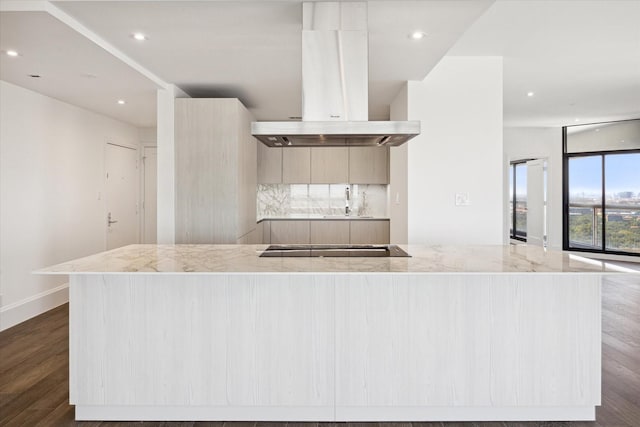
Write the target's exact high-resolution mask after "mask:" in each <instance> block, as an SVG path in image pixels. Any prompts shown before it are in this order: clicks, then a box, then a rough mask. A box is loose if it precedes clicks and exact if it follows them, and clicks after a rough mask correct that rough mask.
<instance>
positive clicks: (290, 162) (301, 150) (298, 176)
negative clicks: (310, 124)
mask: <svg viewBox="0 0 640 427" xmlns="http://www.w3.org/2000/svg"><path fill="white" fill-rule="evenodd" d="M282 182H283V183H284V184H306V183H309V182H311V149H310V148H309V147H291V148H290V147H288V148H283V149H282Z"/></svg>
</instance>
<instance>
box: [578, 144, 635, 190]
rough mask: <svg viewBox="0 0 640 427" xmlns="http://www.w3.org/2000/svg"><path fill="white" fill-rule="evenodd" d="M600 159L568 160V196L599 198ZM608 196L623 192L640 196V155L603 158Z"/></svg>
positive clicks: (614, 155) (595, 157)
mask: <svg viewBox="0 0 640 427" xmlns="http://www.w3.org/2000/svg"><path fill="white" fill-rule="evenodd" d="M601 163H602V158H601V157H600V156H588V157H574V158H572V159H570V160H569V186H570V193H571V194H580V195H581V193H585V196H590V195H594V196H596V197H600V193H601V188H602V176H601V169H602V167H601ZM605 170H606V176H605V185H606V192H607V196H609V195H613V194H615V193H619V192H622V191H632V192H633V193H636V194H637V193H640V153H632V154H612V155H607V156H605Z"/></svg>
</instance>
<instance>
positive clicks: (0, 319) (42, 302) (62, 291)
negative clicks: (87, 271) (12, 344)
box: [0, 283, 69, 331]
mask: <svg viewBox="0 0 640 427" xmlns="http://www.w3.org/2000/svg"><path fill="white" fill-rule="evenodd" d="M68 301H69V284H68V283H65V284H63V285H60V286H57V287H55V288H52V289H49V290H47V291H44V292H41V293H39V294H36V295H32V296H30V297H28V298H25V299H23V300H21V301H17V302H14V303H12V304H9V305H6V306H4V307H2V308H0V331H4V330H5V329H9V328H10V327H12V326H15V325H17V324H18V323H22V322H24V321H25V320H29V319H31V318H32V317H35V316H37V315H39V314H42V313H44V312H46V311H49V310H51V309H52V308H56V307H58V306H59V305H62V304H64V303H66V302H68Z"/></svg>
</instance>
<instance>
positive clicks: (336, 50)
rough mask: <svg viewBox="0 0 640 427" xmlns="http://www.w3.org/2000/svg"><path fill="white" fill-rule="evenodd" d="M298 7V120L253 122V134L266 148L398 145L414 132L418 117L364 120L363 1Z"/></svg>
mask: <svg viewBox="0 0 640 427" xmlns="http://www.w3.org/2000/svg"><path fill="white" fill-rule="evenodd" d="M302 10H303V13H302V21H303V24H302V28H303V31H302V98H303V100H302V121H301V122H299V121H288V122H253V123H252V124H251V133H252V135H253V136H255V137H256V138H257V139H258V140H260V141H262V142H263V143H264V144H266V145H268V146H270V147H322V146H324V147H331V146H397V145H401V144H404V143H405V142H407V141H408V140H409V139H411V138H413V137H414V136H416V135H419V134H420V122H419V121H402V122H400V121H376V122H369V121H367V120H368V118H369V107H368V99H369V96H368V90H369V88H368V84H369V80H368V41H367V38H368V36H367V3H366V2H310V3H303V5H302Z"/></svg>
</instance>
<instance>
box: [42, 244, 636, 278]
mask: <svg viewBox="0 0 640 427" xmlns="http://www.w3.org/2000/svg"><path fill="white" fill-rule="evenodd" d="M266 247H267V245H130V246H125V247H122V248H118V249H114V250H111V251H107V252H101V253H98V254H95V255H91V256H88V257H85V258H80V259H76V260H73V261H68V262H64V263H62V264H58V265H54V266H51V267H47V268H43V269H41V270H38V271H36V273H37V274H74V273H83V274H90V273H97V274H100V273H152V274H153V273H158V274H172V273H177V274H180V273H212V274H213V273H283V272H284V273H371V272H379V273H435V274H437V273H569V272H573V273H602V272H606V273H621V272H625V271H624V270H621V269H619V268H617V267H616V266H613V265H611V264H607V263H602V262H599V261H595V260H589V259H587V258H583V257H580V256H577V255H573V254H567V253H563V252H559V251H546V250H544V249H542V248H539V247H533V246H525V245H507V246H418V245H400V247H402V248H403V249H405V250H406V251H407V252H408V253H409V254H410V255H412V257H411V258H355V257H354V258H330V257H326V258H260V257H259V255H260V253H261V251H262V250H264V249H265V248H266ZM638 280H640V274H639V276H638Z"/></svg>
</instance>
